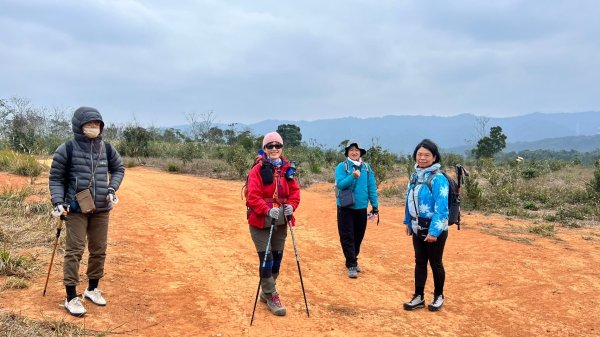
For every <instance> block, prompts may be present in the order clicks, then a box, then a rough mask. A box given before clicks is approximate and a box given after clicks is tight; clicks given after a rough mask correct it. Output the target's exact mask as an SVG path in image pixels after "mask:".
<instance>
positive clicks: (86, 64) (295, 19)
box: [0, 0, 600, 126]
mask: <svg viewBox="0 0 600 337" xmlns="http://www.w3.org/2000/svg"><path fill="white" fill-rule="evenodd" d="M599 18H600V1H597V0H584V1H579V0H569V1H565V0H521V1H519V0H512V1H511V0H493V1H482V0H457V1H442V0H439V1H433V0H414V1H401V0H398V1H391V0H390V1H377V0H363V1H358V0H330V1H326V0H319V1H313V0H302V1H283V0H271V1H260V0H253V1H248V0H240V1H225V0H212V1H211V0H207V1H202V0H198V1H192V0H178V1H164V0H161V1H158V0H146V1H141V0H140V1H135V0H86V1H82V0H61V1H55V0H37V1H31V0H0V78H1V80H0V98H8V97H11V96H19V97H25V98H28V99H30V100H31V101H32V102H33V104H35V105H37V106H45V107H59V108H64V109H68V110H69V111H71V110H72V109H73V108H76V107H78V106H81V105H87V106H93V107H96V108H98V109H99V110H100V112H101V113H102V114H103V116H104V118H105V120H107V121H109V122H110V121H114V122H118V123H120V122H124V123H126V122H131V121H132V120H133V119H134V118H135V119H136V120H137V121H138V122H139V123H142V124H145V125H157V126H168V125H176V124H186V114H188V113H190V112H193V113H197V114H203V113H207V112H209V111H213V113H214V116H215V117H216V122H222V123H231V122H242V123H252V122H258V121H261V120H265V119H288V120H315V119H323V118H337V117H345V116H357V117H371V116H384V115H416V114H425V115H457V114H461V113H472V114H476V115H483V116H514V115H521V114H526V113H531V112H574V111H588V110H600V94H599V92H600V89H599V82H600V19H599Z"/></svg>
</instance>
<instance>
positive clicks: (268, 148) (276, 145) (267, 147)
mask: <svg viewBox="0 0 600 337" xmlns="http://www.w3.org/2000/svg"><path fill="white" fill-rule="evenodd" d="M282 147H283V145H281V144H267V145H265V148H266V149H267V150H272V149H277V150H279V149H281V148H282Z"/></svg>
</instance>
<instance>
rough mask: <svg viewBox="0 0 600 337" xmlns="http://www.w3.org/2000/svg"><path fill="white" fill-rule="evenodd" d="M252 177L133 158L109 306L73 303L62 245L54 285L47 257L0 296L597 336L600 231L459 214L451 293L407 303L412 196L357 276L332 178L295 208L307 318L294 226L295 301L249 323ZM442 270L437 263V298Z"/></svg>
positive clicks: (140, 330) (172, 311) (286, 320)
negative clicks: (243, 179)
mask: <svg viewBox="0 0 600 337" xmlns="http://www.w3.org/2000/svg"><path fill="white" fill-rule="evenodd" d="M241 185H242V183H240V182H235V181H221V180H213V179H208V178H202V177H192V176H185V175H173V174H168V173H164V172H159V171H157V170H152V169H148V168H132V169H128V170H127V173H126V176H125V180H124V183H123V185H122V186H121V189H120V190H119V192H118V193H117V194H118V196H119V197H120V203H119V204H118V205H117V206H116V207H115V209H114V211H113V213H112V215H111V224H110V233H109V249H108V256H107V261H106V276H105V277H104V278H103V279H102V281H101V283H100V288H101V289H102V290H103V292H104V294H105V297H106V299H107V301H108V305H107V306H106V307H96V306H94V305H93V304H92V303H91V302H89V301H86V302H85V303H86V308H87V309H88V314H87V315H86V316H85V318H75V317H71V316H69V315H68V314H67V313H66V312H65V310H64V308H62V307H61V304H62V303H63V302H64V288H63V286H62V254H61V255H57V259H55V265H54V267H53V272H52V275H51V279H50V284H49V287H48V292H47V294H46V296H45V297H42V289H43V286H44V280H45V269H46V266H44V267H43V269H44V273H43V274H44V275H40V276H39V278H38V279H36V280H35V281H34V282H33V284H32V286H31V287H30V288H29V289H25V290H8V291H3V292H0V308H1V309H2V310H4V311H6V310H10V311H13V312H17V313H20V314H22V315H25V316H28V317H32V318H37V319H50V320H62V319H64V320H66V321H68V322H72V323H74V324H76V325H78V326H81V327H85V328H87V329H93V330H96V331H109V332H115V333H122V334H125V335H127V336H312V337H316V336H598V335H600V331H599V330H600V268H599V267H600V250H599V247H600V230H598V229H589V228H586V229H563V228H560V227H559V228H558V233H557V235H556V236H555V237H553V238H543V237H541V236H538V235H534V234H529V233H528V232H527V231H526V230H525V229H524V228H526V227H527V226H530V225H531V224H527V223H526V222H523V221H517V220H510V219H507V218H504V217H501V216H482V215H479V214H464V215H463V223H464V225H463V227H462V229H461V230H460V231H457V229H456V228H455V227H452V228H451V229H450V235H449V238H448V242H447V244H446V251H445V256H444V262H445V266H446V274H447V276H446V287H445V294H446V303H445V306H444V307H443V309H442V310H441V311H440V312H437V313H433V312H429V311H427V310H426V309H420V310H416V311H413V312H406V311H404V310H402V303H403V302H404V301H406V300H407V299H409V297H410V296H411V294H412V289H413V250H412V243H411V239H410V238H409V237H407V236H406V235H405V234H404V226H403V225H402V224H401V222H402V219H403V208H402V207H401V206H397V204H398V202H397V201H396V202H394V203H393V204H395V205H392V202H391V201H388V202H385V201H384V202H383V203H382V206H381V207H380V210H381V223H380V224H379V226H376V223H375V222H373V221H371V222H369V227H368V229H367V234H366V237H365V241H364V243H363V247H362V251H361V256H360V263H361V267H362V269H363V271H362V272H361V273H360V274H359V277H358V279H349V278H348V277H347V276H346V271H345V268H344V261H343V255H342V251H341V248H340V245H339V239H338V234H337V225H336V212H335V201H334V199H333V192H332V191H331V186H330V185H329V184H321V185H315V186H312V187H311V188H309V189H306V190H303V191H302V200H301V204H300V208H299V209H298V211H297V212H296V216H297V219H298V226H297V227H296V228H295V236H296V241H297V247H298V250H299V255H300V266H301V268H302V276H303V278H304V285H305V289H306V296H307V299H308V304H309V309H310V318H307V317H306V312H305V307H304V300H303V297H302V291H301V287H300V281H299V277H298V270H297V267H296V261H295V257H294V249H293V246H292V240H291V236H289V235H288V240H287V243H286V250H285V254H284V260H283V265H282V271H281V274H280V277H279V279H278V289H279V292H280V294H281V298H282V302H283V304H284V305H286V307H287V309H288V310H287V311H288V314H287V316H285V317H275V316H273V315H272V314H271V313H270V312H269V311H268V310H267V308H266V306H265V305H264V304H263V303H260V302H259V303H258V305H257V308H256V316H255V318H254V324H253V326H252V327H251V326H250V316H251V314H252V305H253V302H254V296H255V292H256V287H257V285H258V261H257V260H258V259H257V256H256V253H255V251H254V246H253V244H252V241H251V239H250V235H249V231H248V225H247V224H246V223H245V207H244V202H243V201H242V200H241V197H240V189H241ZM47 251H48V260H49V258H50V247H48V250H47ZM86 258H87V257H86V256H84V260H85V259H86ZM85 268H86V266H85V263H83V264H82V268H81V278H82V285H81V286H80V287H78V291H79V292H81V291H82V290H83V287H84V285H85V284H87V279H86V277H85ZM432 281H433V279H432V277H431V272H430V273H429V280H428V283H427V287H426V297H427V301H428V302H429V301H431V293H432V291H433V285H432V283H433V282H432Z"/></svg>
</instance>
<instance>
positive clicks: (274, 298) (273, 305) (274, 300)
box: [261, 292, 286, 316]
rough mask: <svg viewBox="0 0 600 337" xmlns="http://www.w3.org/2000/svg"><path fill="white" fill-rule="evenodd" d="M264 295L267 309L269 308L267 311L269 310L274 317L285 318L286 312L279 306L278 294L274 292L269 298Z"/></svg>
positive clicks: (281, 305)
mask: <svg viewBox="0 0 600 337" xmlns="http://www.w3.org/2000/svg"><path fill="white" fill-rule="evenodd" d="M265 295H266V296H267V307H269V310H271V312H272V313H273V314H275V316H285V313H286V310H285V307H284V306H283V304H281V300H280V299H279V294H278V293H276V292H274V293H272V294H271V295H270V297H269V295H267V294H265ZM261 297H262V296H261ZM261 300H262V299H261Z"/></svg>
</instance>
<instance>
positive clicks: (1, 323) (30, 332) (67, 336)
mask: <svg viewBox="0 0 600 337" xmlns="http://www.w3.org/2000/svg"><path fill="white" fill-rule="evenodd" d="M0 332H2V336H7V337H8V336H10V337H31V336H39V337H46V336H47V337H81V336H98V337H100V336H107V335H108V334H107V333H104V332H100V333H99V332H95V331H90V330H86V329H82V328H79V327H76V326H74V325H72V324H69V323H67V322H65V321H36V320H32V319H29V318H26V317H23V316H20V315H17V314H15V313H10V312H1V311H0Z"/></svg>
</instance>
